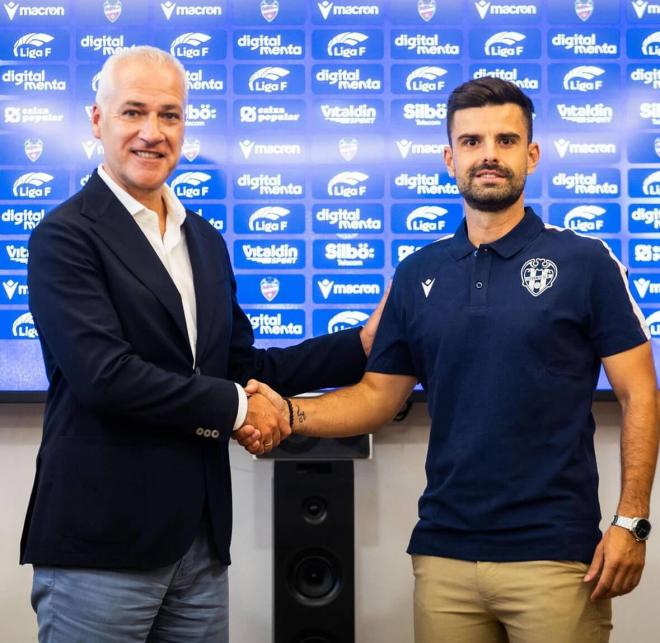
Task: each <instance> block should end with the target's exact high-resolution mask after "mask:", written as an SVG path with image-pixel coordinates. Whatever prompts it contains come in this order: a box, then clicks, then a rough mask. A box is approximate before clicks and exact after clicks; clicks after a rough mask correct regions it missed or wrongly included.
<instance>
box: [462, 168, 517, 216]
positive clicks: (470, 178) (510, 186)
mask: <svg viewBox="0 0 660 643" xmlns="http://www.w3.org/2000/svg"><path fill="white" fill-rule="evenodd" d="M483 170H493V171H495V172H497V173H498V174H500V175H501V176H502V177H504V178H505V179H506V183H505V184H504V185H495V186H484V185H475V179H476V177H477V174H478V173H479V172H481V171H483ZM526 180H527V176H526V175H522V176H516V175H515V174H514V173H513V172H512V171H511V170H510V169H509V168H507V167H504V166H502V165H498V164H497V163H494V164H493V163H491V164H489V163H483V164H481V165H478V166H475V167H473V168H470V170H469V171H468V173H467V176H465V177H461V178H458V177H457V179H456V184H457V186H458V191H459V192H460V193H461V194H462V195H463V198H464V199H465V202H466V203H467V204H468V205H469V206H470V207H471V208H473V209H475V210H480V211H481V212H501V211H502V210H506V209H507V208H509V207H511V206H512V205H513V204H514V203H515V202H516V201H517V200H518V199H519V198H520V195H521V194H522V193H523V190H524V189H525V182H526Z"/></svg>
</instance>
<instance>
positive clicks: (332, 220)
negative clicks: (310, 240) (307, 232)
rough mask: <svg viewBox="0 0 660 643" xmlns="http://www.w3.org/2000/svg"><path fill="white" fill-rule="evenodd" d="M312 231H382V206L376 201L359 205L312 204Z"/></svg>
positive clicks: (326, 232) (353, 232) (354, 232)
mask: <svg viewBox="0 0 660 643" xmlns="http://www.w3.org/2000/svg"><path fill="white" fill-rule="evenodd" d="M312 219H313V221H314V232H317V233H320V234H344V235H345V234H349V235H350V234H356V233H373V234H376V233H380V232H383V219H384V212H383V206H382V205H380V204H378V203H364V204H362V203H361V204H359V205H357V204H356V205H345V204H341V205H340V204H335V203H333V204H326V205H320V204H316V205H314V208H313V211H312Z"/></svg>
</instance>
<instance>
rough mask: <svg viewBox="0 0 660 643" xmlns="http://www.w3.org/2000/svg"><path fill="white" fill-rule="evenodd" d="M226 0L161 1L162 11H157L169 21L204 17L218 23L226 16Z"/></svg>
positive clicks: (192, 19) (160, 16) (198, 19)
mask: <svg viewBox="0 0 660 643" xmlns="http://www.w3.org/2000/svg"><path fill="white" fill-rule="evenodd" d="M224 4H225V3H224V2H214V3H213V4H207V3H202V2H182V1H181V0H177V1H176V2H175V1H174V0H166V1H165V2H161V3H160V8H161V10H162V13H159V12H156V15H157V16H158V17H159V18H164V19H165V20H167V21H168V22H184V21H189V22H202V21H203V19H204V18H208V19H209V20H212V21H213V22H214V23H217V21H218V20H222V19H223V18H224V16H225V8H224Z"/></svg>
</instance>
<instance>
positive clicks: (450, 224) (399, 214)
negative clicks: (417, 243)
mask: <svg viewBox="0 0 660 643" xmlns="http://www.w3.org/2000/svg"><path fill="white" fill-rule="evenodd" d="M462 216H463V213H462V210H461V206H460V205H458V204H453V203H452V204H444V205H424V204H407V203H406V204H403V203H397V204H395V205H393V206H392V232H396V233H399V234H401V233H403V234H409V233H411V232H412V233H418V232H419V233H423V234H433V235H438V234H446V233H447V232H452V231H453V230H454V229H455V228H456V227H457V226H458V223H459V221H460V220H461V218H462Z"/></svg>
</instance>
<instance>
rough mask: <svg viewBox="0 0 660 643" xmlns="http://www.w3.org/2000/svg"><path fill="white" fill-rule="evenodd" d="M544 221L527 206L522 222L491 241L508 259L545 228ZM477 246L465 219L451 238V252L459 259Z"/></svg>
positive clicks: (492, 246)
mask: <svg viewBox="0 0 660 643" xmlns="http://www.w3.org/2000/svg"><path fill="white" fill-rule="evenodd" d="M544 227H545V226H544V224H543V221H541V219H540V218H539V217H538V215H537V214H536V213H535V212H534V210H532V208H529V207H526V208H525V214H524V215H523V218H522V219H521V220H520V222H519V223H518V224H517V225H516V226H515V227H514V228H513V229H512V230H510V231H509V232H508V233H507V234H505V235H504V236H503V237H501V238H500V239H497V241H493V242H492V243H489V244H488V246H489V247H490V248H492V249H493V250H494V251H495V252H496V253H497V254H498V255H500V256H501V257H503V258H505V259H508V258H509V257H513V255H515V254H516V253H517V252H519V251H520V250H522V249H523V248H524V247H525V246H526V245H527V244H528V243H529V242H530V241H532V239H534V238H536V237H537V236H538V235H539V234H540V232H541V231H542V230H543V229H544ZM475 249H476V248H475V247H474V245H473V244H472V242H471V241H470V239H469V238H468V234H467V223H466V221H465V219H463V220H462V221H461V223H460V224H459V226H458V229H457V230H456V232H455V234H454V236H453V237H452V240H451V254H452V255H453V257H454V259H456V260H457V261H458V260H459V259H462V258H463V257H465V256H467V255H468V254H470V253H471V252H473V251H474V250H475Z"/></svg>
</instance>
